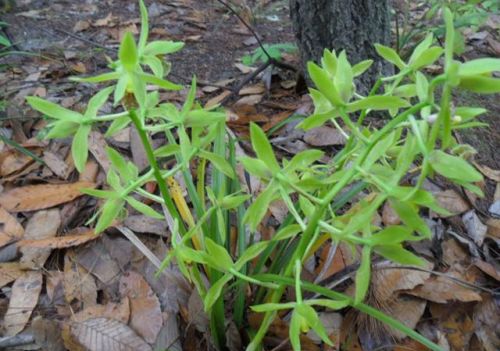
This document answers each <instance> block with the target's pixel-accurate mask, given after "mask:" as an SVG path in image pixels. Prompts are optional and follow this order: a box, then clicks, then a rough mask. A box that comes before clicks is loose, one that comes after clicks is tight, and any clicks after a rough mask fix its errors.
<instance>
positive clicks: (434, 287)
mask: <svg viewBox="0 0 500 351" xmlns="http://www.w3.org/2000/svg"><path fill="white" fill-rule="evenodd" d="M446 274H447V275H448V276H451V277H455V278H458V279H461V280H465V279H464V278H463V277H462V275H461V274H460V273H458V272H457V271H456V270H453V271H450V272H447V273H446ZM405 293H407V294H410V295H413V296H417V297H420V298H422V299H426V300H429V301H432V302H436V303H447V302H448V301H462V302H472V301H481V296H480V295H479V294H478V293H477V292H476V291H474V290H472V289H470V288H468V287H464V286H462V285H460V284H458V283H455V282H454V281H452V280H450V279H447V278H446V277H443V276H432V277H430V278H429V279H427V280H426V281H425V282H424V283H423V284H422V285H419V286H417V287H416V288H415V289H413V290H409V291H406V292H405Z"/></svg>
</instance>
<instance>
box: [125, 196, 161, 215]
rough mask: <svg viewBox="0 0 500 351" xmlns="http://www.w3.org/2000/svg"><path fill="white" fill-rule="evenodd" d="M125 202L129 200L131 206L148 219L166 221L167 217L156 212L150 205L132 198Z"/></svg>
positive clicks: (127, 198) (128, 197) (129, 197)
mask: <svg viewBox="0 0 500 351" xmlns="http://www.w3.org/2000/svg"><path fill="white" fill-rule="evenodd" d="M125 200H127V202H128V203H129V205H130V206H132V207H133V208H134V209H136V210H137V211H139V212H140V213H142V214H144V215H146V216H148V217H151V218H156V219H165V217H163V215H162V214H160V213H158V212H156V211H155V210H153V209H152V208H151V207H149V206H148V205H146V204H143V203H142V202H140V201H138V200H136V199H134V198H133V197H132V196H127V197H126V198H125Z"/></svg>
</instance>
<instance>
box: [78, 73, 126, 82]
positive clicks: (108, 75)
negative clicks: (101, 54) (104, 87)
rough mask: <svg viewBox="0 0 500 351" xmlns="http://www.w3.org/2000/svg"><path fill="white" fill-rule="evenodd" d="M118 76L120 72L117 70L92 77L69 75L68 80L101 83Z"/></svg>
mask: <svg viewBox="0 0 500 351" xmlns="http://www.w3.org/2000/svg"><path fill="white" fill-rule="evenodd" d="M118 78H120V73H118V72H108V73H103V74H100V75H98V76H94V77H86V78H82V77H70V78H69V80H71V81H74V82H82V83H101V82H107V81H110V80H116V79H118Z"/></svg>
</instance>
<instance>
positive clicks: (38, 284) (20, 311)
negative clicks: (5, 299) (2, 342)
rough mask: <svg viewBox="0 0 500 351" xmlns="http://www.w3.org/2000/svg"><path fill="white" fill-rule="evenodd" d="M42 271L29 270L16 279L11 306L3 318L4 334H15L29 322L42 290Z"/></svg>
mask: <svg viewBox="0 0 500 351" xmlns="http://www.w3.org/2000/svg"><path fill="white" fill-rule="evenodd" d="M42 282H43V277H42V273H41V272H35V271H27V272H24V274H23V275H21V276H20V277H19V278H17V279H16V281H15V282H14V285H13V286H12V292H11V298H10V301H9V308H8V310H7V313H6V314H5V316H4V319H3V327H4V330H5V333H4V335H6V336H13V335H16V334H18V333H19V332H21V331H22V330H23V329H24V327H25V326H26V324H27V323H28V321H29V319H30V316H31V313H32V312H33V309H34V308H35V306H36V305H37V303H38V297H39V296H40V291H42Z"/></svg>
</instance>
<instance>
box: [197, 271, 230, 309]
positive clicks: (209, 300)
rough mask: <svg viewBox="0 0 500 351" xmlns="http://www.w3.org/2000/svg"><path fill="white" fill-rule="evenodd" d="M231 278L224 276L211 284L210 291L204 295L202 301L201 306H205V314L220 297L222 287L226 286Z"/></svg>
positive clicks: (227, 275)
mask: <svg viewBox="0 0 500 351" xmlns="http://www.w3.org/2000/svg"><path fill="white" fill-rule="evenodd" d="M231 278H232V276H231V275H229V274H225V275H224V276H222V278H220V279H219V280H217V281H216V282H215V284H213V285H212V286H211V287H210V289H208V291H207V295H205V299H204V300H203V304H204V305H205V312H209V311H210V310H211V309H212V306H213V305H214V304H215V302H216V301H217V300H218V299H219V298H220V297H221V294H222V289H223V288H224V285H226V284H227V283H228V282H229V281H230V280H231Z"/></svg>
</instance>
